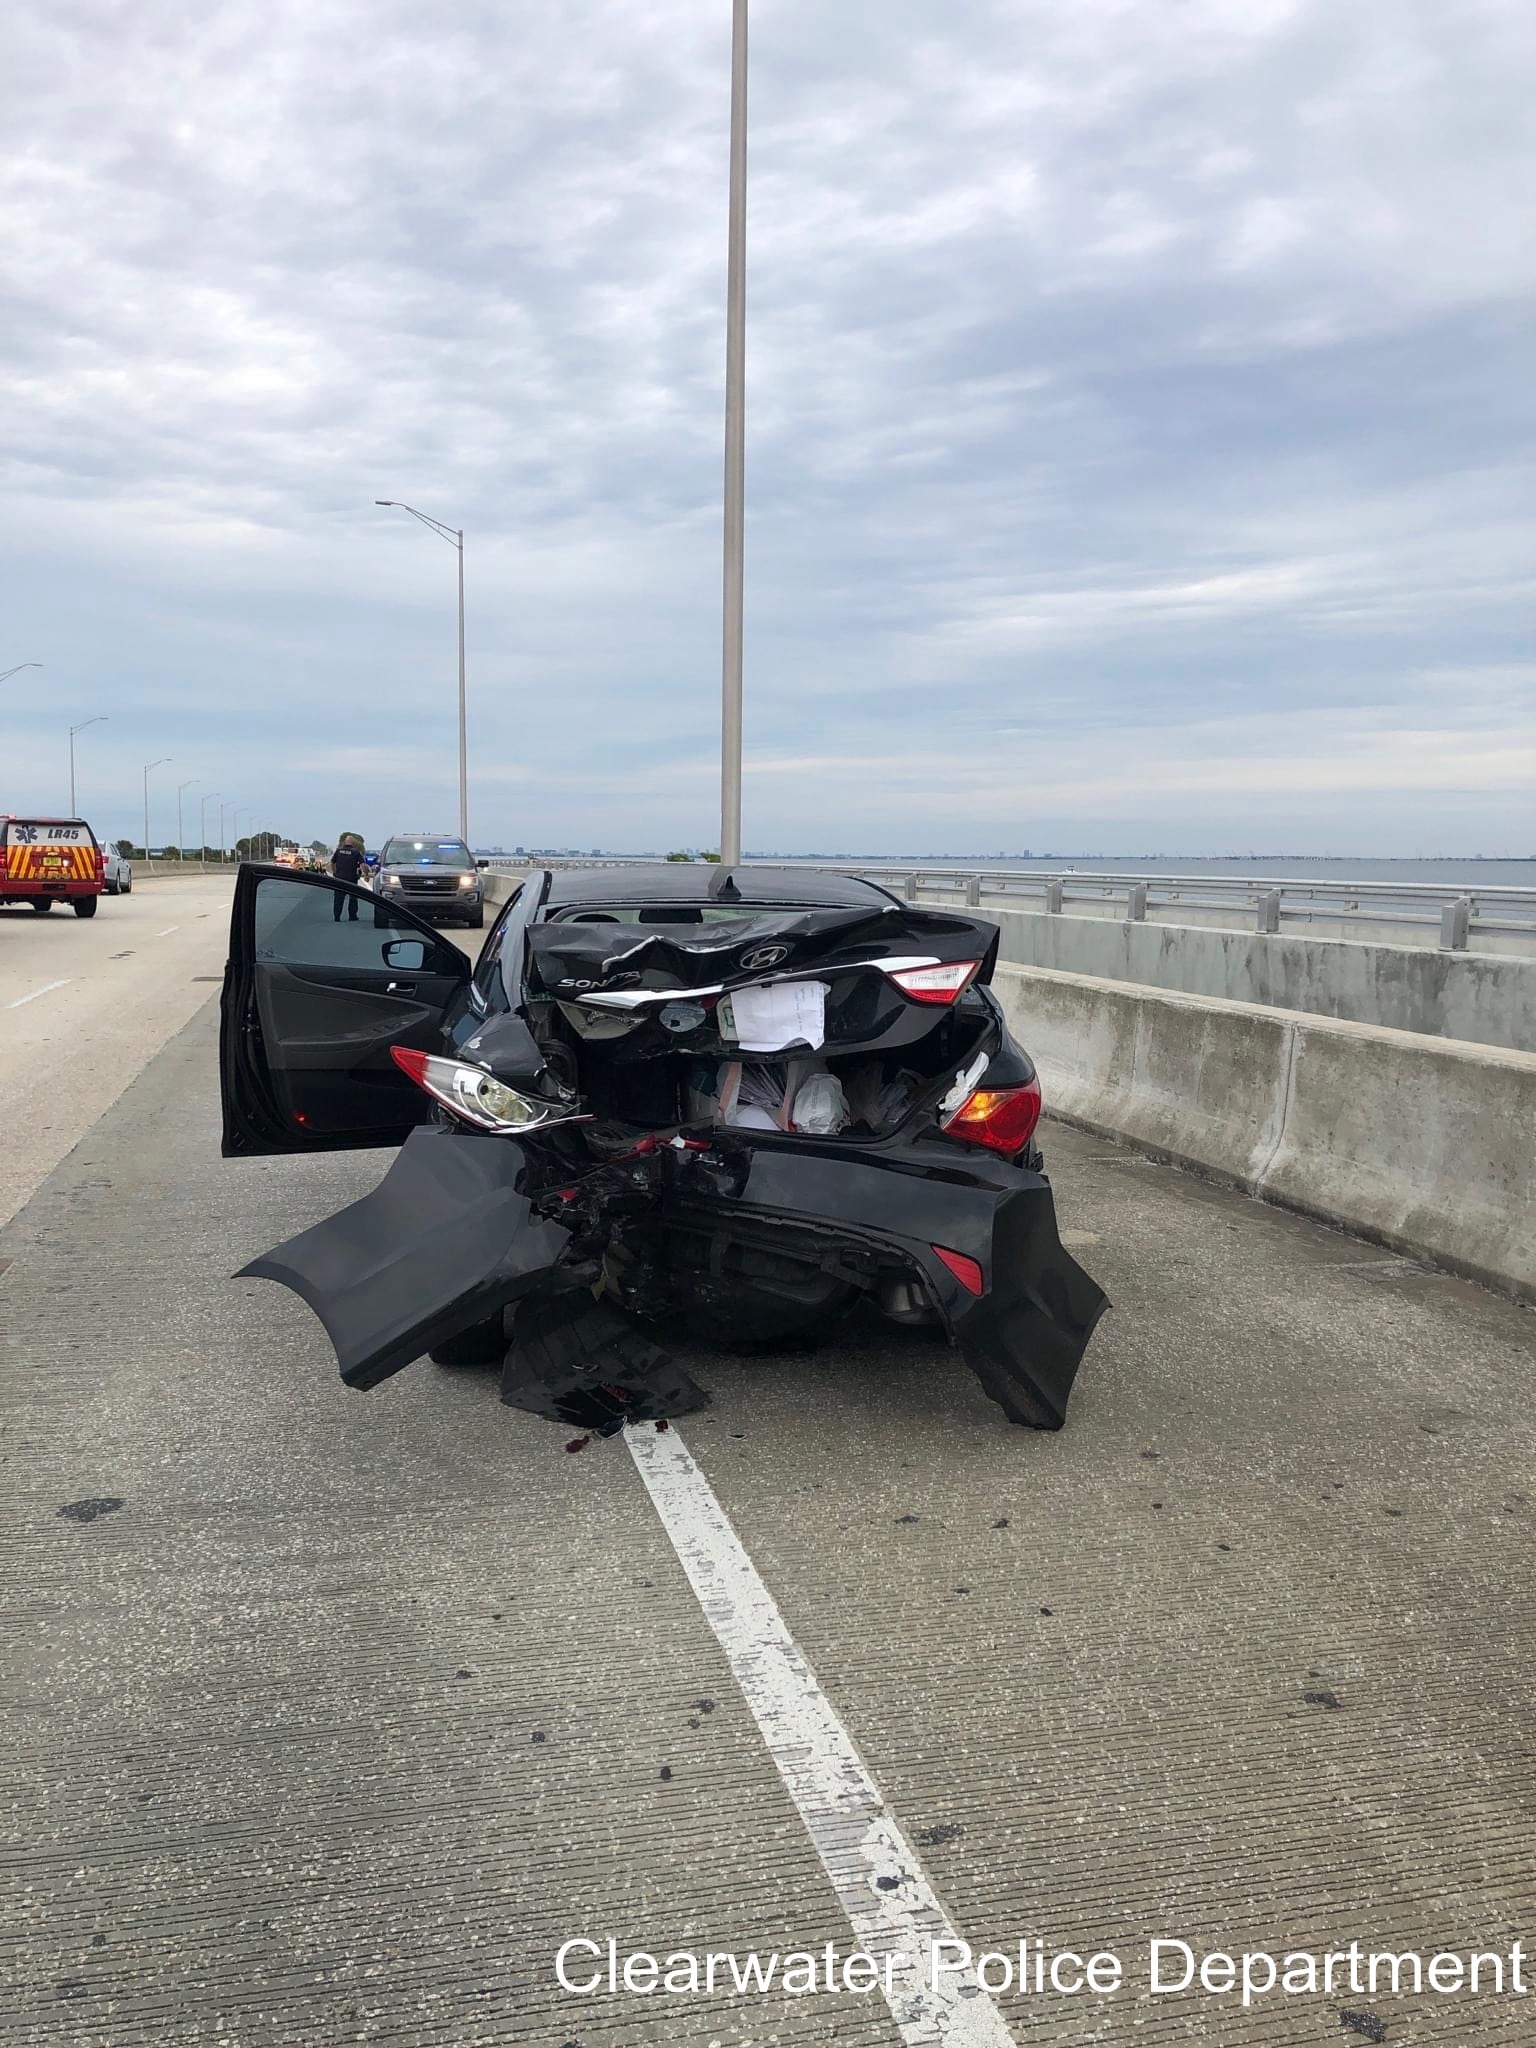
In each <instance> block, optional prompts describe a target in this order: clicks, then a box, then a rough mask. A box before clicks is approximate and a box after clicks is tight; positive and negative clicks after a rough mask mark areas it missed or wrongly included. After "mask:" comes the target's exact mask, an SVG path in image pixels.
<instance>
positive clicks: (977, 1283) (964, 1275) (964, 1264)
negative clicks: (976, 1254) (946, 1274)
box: [933, 1244, 986, 1294]
mask: <svg viewBox="0 0 1536 2048" xmlns="http://www.w3.org/2000/svg"><path fill="white" fill-rule="evenodd" d="M933 1251H934V1256H935V1257H936V1258H938V1259H941V1260H942V1261H943V1262H944V1264H945V1265H946V1266H948V1268H949V1270H950V1272H951V1273H953V1274H954V1276H955V1278H956V1279H957V1280H958V1281H959V1282H960V1285H961V1286H962V1287H963V1288H964V1289H965V1291H966V1293H967V1294H980V1292H981V1290H982V1288H983V1287H984V1286H985V1285H986V1275H985V1274H984V1273H983V1272H982V1270H981V1268H980V1266H978V1265H977V1263H976V1261H975V1260H974V1259H968V1258H967V1257H966V1255H965V1253H964V1252H952V1251H950V1250H949V1249H948V1248H947V1246H945V1245H942V1244H936V1245H935V1246H934V1247H933Z"/></svg>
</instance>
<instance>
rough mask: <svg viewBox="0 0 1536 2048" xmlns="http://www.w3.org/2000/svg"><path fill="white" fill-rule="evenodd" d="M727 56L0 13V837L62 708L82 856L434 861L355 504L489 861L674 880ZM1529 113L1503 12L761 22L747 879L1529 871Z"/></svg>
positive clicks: (712, 719) (574, 32)
mask: <svg viewBox="0 0 1536 2048" xmlns="http://www.w3.org/2000/svg"><path fill="white" fill-rule="evenodd" d="M727 24H728V9H727V8H726V7H725V6H724V5H723V4H722V5H720V6H718V7H717V8H715V9H713V10H709V11H708V12H707V13H706V10H703V9H701V8H699V7H698V6H697V5H696V4H684V0H624V4H621V0H566V4H563V5H560V6H558V7H557V6H554V5H552V4H549V0H523V4H521V5H519V6H517V7H514V8H512V9H506V8H501V7H492V6H490V5H487V4H479V0H466V4H465V5H464V6H461V7H460V8H458V9H457V10H455V13H454V15H453V17H452V21H451V23H440V22H437V21H435V20H434V19H433V18H432V17H431V16H430V15H428V14H426V13H424V12H423V11H422V10H420V9H419V8H414V7H407V6H405V5H401V4H392V0H384V4H381V5H375V6H372V7H369V8H363V7H361V6H359V5H357V4H356V0H308V4H305V5H303V6H300V5H298V4H296V0H277V4H275V5H267V6H264V7H262V8H259V9H258V8H256V7H254V6H251V5H249V4H248V0H226V4H223V5H220V6H218V7H216V8H214V9H211V10H204V11H202V12H198V11H195V10H191V9H187V8H186V7H184V6H182V5H180V4H177V5H172V4H170V0H141V4H139V5H137V6H135V7H134V8H133V9H128V8H124V7H115V8H107V7H102V6H100V5H98V4H95V0H93V4H90V5H86V4H83V0H49V4H48V5H47V7H46V8H44V6H43V5H42V4H41V0H31V4H29V5H26V6H24V7H23V8H22V9H21V10H20V11H19V12H17V13H13V15H12V18H11V20H10V23H9V26H8V28H7V29H6V30H5V32H4V34H5V38H6V49H5V54H6V58H7V72H8V76H9V78H10V80H11V92H10V95H9V102H8V103H9V107H10V110H11V111H10V113H9V115H8V124H7V126H8V134H7V139H6V161H5V165H4V172H3V182H0V226H3V230H4V234H5V241H6V246H7V248H8V250H9V251H10V261H9V263H8V265H7V269H6V285H7V289H6V305H5V320H6V327H5V333H6V342H5V346H4V349H3V351H0V406H3V419H4V421H5V427H4V434H3V443H4V458H5V463H6V478H7V484H8V488H7V490H6V492H5V498H4V507H3V510H0V533H3V539H4V549H5V560H6V564H7V570H8V573H7V576H6V584H7V601H6V604H5V608H4V612H5V621H6V633H5V635H4V638H3V641H0V667H5V666H8V665H9V663H10V662H11V661H13V660H22V659H27V658H33V659H40V660H43V661H45V662H46V663H47V669H46V671H45V677H46V695H45V696H41V697H38V696H31V695H29V696H28V698H27V699H26V700H24V701H21V702H19V703H18V702H17V701H15V700H13V699H7V701H6V706H5V727H6V735H7V745H6V752H7V755H8V761H7V767H8V770H9V773H8V775H7V778H6V783H7V786H6V789H5V790H4V791H3V792H0V800H7V801H12V802H17V803H26V804H31V803H44V802H49V801H57V800H59V798H60V797H61V796H62V794H63V792H62V788H61V786H60V769H61V763H62V758H63V743H62V727H63V725H64V723H66V722H67V721H68V719H69V718H79V717H84V716H87V715H89V714H90V713H91V712H93V711H97V710H101V709H106V710H108V711H110V713H111V722H110V723H109V724H108V725H106V726H103V727H97V728H93V731H92V734H91V736H90V742H89V747H88V751H86V752H84V753H83V756H82V761H83V766H84V769H85V773H84V776H83V780H82V796H83V799H84V800H85V802H86V804H87V807H88V808H90V809H93V810H94V812H95V813H96V814H97V820H98V823H99V824H101V825H102V826H103V828H104V829H106V828H108V827H110V829H112V830H114V831H116V830H124V829H128V828H129V826H130V825H131V823H132V821H133V819H135V818H136V817H137V815H138V809H137V789H138V780H137V769H138V764H139V763H140V762H142V761H143V760H145V759H150V758H153V757H154V756H155V755H157V754H159V753H162V752H170V753H172V754H173V755H174V756H175V757H176V765H177V771H178V779H179V778H180V777H181V776H184V775H194V774H195V775H197V776H198V777H199V783H200V787H202V788H204V789H206V788H211V787H219V788H221V789H222V790H223V791H224V792H225V793H226V794H227V795H231V796H238V797H240V798H242V799H243V800H245V801H248V802H250V803H251V804H253V805H255V806H256V807H257V808H258V809H259V811H260V812H261V815H262V816H263V818H268V817H270V818H271V819H272V820H273V822H277V823H283V824H286V825H288V826H290V827H291V828H292V829H295V830H301V831H302V832H303V833H304V834H305V835H306V836H308V835H309V834H310V833H311V832H321V833H325V832H330V831H332V830H334V829H336V828H337V826H338V824H339V823H340V822H342V821H344V820H353V819H362V820H364V821H365V822H366V823H368V824H369V826H370V829H373V830H377V831H384V830H387V829H388V828H389V827H390V826H391V825H392V824H396V823H400V822H406V821H415V820H418V819H432V820H435V819H448V818H451V816H452V813H453V804H454V798H453V732H452V678H453V615H452V596H453V592H452V572H453V561H452V556H451V554H450V552H449V550H448V549H447V548H446V547H445V546H444V545H443V544H442V543H440V542H438V541H435V540H434V539H432V537H431V536H429V535H427V534H425V533H423V532H422V531H421V530H420V529H419V528H418V527H416V526H415V525H414V524H413V523H412V522H409V521H407V520H405V519H404V517H403V516H402V515H400V514H393V515H391V514H388V513H384V512H378V511H375V510H374V509H373V504H372V501H373V499H374V498H375V497H401V498H407V499H410V500H412V501H413V502H416V503H418V504H421V505H423V506H424V507H425V508H426V509H429V510H431V511H433V512H435V513H436V514H438V515H439V516H440V517H442V518H444V519H447V520H449V521H450V522H451V523H453V524H458V523H459V522H461V521H462V523H463V524H464V526H465V527H466V529H467V531H468V535H469V543H468V551H467V555H466V562H467V568H468V579H469V592H470V636H471V638H470V655H471V687H472V715H473V730H472V740H473V757H474V762H475V767H476V773H475V781H474V789H473V792H472V799H473V813H474V818H475V822H476V826H477V831H478V833H479V835H480V836H482V837H484V838H487V839H500V840H503V841H505V842H506V843H508V844H511V843H514V842H516V841H519V840H524V841H526V840H534V841H546V840H553V841H579V842H581V843H592V844H596V843H599V842H601V843H605V844H613V845H626V844H627V845H654V844H657V843H660V842H662V841H667V842H707V841H708V840H709V838H710V837H711V835H712V831H713V824H714V817H715V773H716V749H717V737H716V716H717V691H718V580H719V514H718V501H719V470H720V369H721V355H722V309H721V297H722V287H723V270H724V245H723V235H724V219H723V188H722V181H723V171H724V147H725V130H724V115H725V107H724V70H725V62H726V31H727ZM1533 79H1536V20H1533V18H1532V16H1531V14H1530V10H1528V9H1526V8H1524V7H1521V6H1520V5H1519V4H1518V0H1460V4H1450V0H1357V4H1356V5H1354V6H1352V7H1350V8H1348V9H1341V8H1338V7H1332V6H1328V5H1326V4H1324V0H1187V4H1185V5H1183V6H1182V7H1181V8H1179V9H1178V10H1177V11H1176V12H1173V13H1170V12H1169V11H1168V10H1166V9H1164V10H1157V9H1150V8H1146V7H1142V6H1133V5H1130V4H1128V0H1085V4H1083V5H1080V6H1077V7H1075V8H1072V9H1068V10H1061V9H1056V10H1049V9H1045V8H1043V7H1034V6H1030V7H1022V8H1021V7H1019V6H1018V5H1017V4H1016V0H996V4H992V0H951V4H949V5H947V6H945V7H944V8H943V9H936V8H934V7H933V6H932V5H931V0H885V4H884V5H883V6H882V7H881V9H879V10H878V11H874V10H869V9H863V8H857V9H856V8H851V7H828V6H827V5H826V4H825V0H821V4H818V5H812V4H810V0H756V4H755V7H754V70H753V133H752V180H753V182H752V270H751V294H752V313H751V336H750V376H751V448H750V453H749V465H750V476H749V505H750V534H749V549H750V563H749V621H748V629H749V644H748V686H749V707H748V731H747V749H748V763H747V774H748V786H747V800H746V816H747V836H748V839H749V842H750V843H752V844H754V845H758V846H767V845H777V846H782V847H797V846H800V847H804V846H826V845H828V844H830V843H832V842H834V841H835V842H836V843H837V844H838V845H839V846H844V847H849V848H869V849H875V848H885V847H894V846H899V845H903V844H910V843H913V842H914V841H917V842H920V843H922V844H924V845H928V846H933V847H937V846H942V845H951V846H953V847H954V848H955V849H956V850H967V849H969V850H976V849H986V848H993V847H1000V846H1015V847H1016V846H1019V845H1022V844H1026V843H1032V844H1035V845H1040V844H1042V843H1054V844H1058V845H1060V844H1068V845H1077V846H1081V847H1095V848H1103V849H1105V850H1117V849H1119V850H1125V851H1140V850H1146V849H1149V848H1151V847H1152V846H1160V847H1161V848H1163V849H1164V850H1165V851H1169V852H1175V851H1179V850H1182V849H1189V850H1205V849H1208V848H1216V847H1220V846H1224V845H1232V844H1252V843H1261V844H1268V845H1271V846H1274V847H1284V848H1286V849H1288V850H1306V849H1307V848H1308V847H1322V846H1332V847H1337V846H1348V845H1354V846H1356V847H1358V848H1359V849H1360V850H1372V849H1376V848H1379V849H1381V850H1385V851H1408V852H1411V851H1415V850H1419V849H1421V848H1433V847H1446V846H1460V847H1463V848H1467V849H1483V850H1488V851H1496V850H1500V849H1509V850H1518V851H1528V850H1530V848H1531V846H1532V845H1533V844H1536V806H1533V803H1532V799H1531V789H1532V786H1533V770H1536V664H1533V663H1532V660H1531V656H1530V652H1529V619H1530V612H1531V598H1532V571H1531V562H1532V559H1533V556H1532V540H1533V533H1532V526H1533V519H1532V515H1531V511H1530V506H1531V502H1532V495H1531V483H1532V478H1531V468H1532V464H1531V454H1530V451H1531V445H1532V436H1531V425H1532V421H1531V411H1532V401H1531V398H1530V396H1529V386H1530V378H1529V353H1530V344H1531V339H1532V319H1531V311H1532V303H1533V298H1536V248H1533V246H1532V243H1531V238H1530V236H1529V232H1528V211H1527V209H1525V208H1524V207H1523V206H1521V205H1520V204H1519V203H1518V201H1517V195H1519V194H1521V193H1522V192H1528V191H1529V190H1530V189H1531V187H1532V174H1533V170H1536V164H1533V161H1532V159H1533V156H1536V143H1533V139H1532V132H1531V126H1530V123H1529V119H1528V114H1527V108H1528V105H1529V98H1530V92H1531V87H1532V83H1533ZM165 772H166V774H167V775H168V774H169V771H165ZM193 794H196V792H195V791H194V792H193ZM161 829H164V814H163V813H162V827H161Z"/></svg>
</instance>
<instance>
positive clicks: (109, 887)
mask: <svg viewBox="0 0 1536 2048" xmlns="http://www.w3.org/2000/svg"><path fill="white" fill-rule="evenodd" d="M101 886H102V888H103V889H104V890H105V891H106V893H107V895H109V896H115V895H117V893H118V887H117V884H116V882H103V883H102V885H101Z"/></svg>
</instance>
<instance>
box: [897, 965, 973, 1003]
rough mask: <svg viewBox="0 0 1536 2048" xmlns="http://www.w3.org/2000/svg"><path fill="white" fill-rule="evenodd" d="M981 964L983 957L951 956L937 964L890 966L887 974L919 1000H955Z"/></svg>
mask: <svg viewBox="0 0 1536 2048" xmlns="http://www.w3.org/2000/svg"><path fill="white" fill-rule="evenodd" d="M980 965H981V962H980V961H979V960H951V961H948V962H947V963H945V964H943V965H938V966H933V967H899V968H897V969H895V970H894V971H893V970H891V969H890V968H887V969H886V974H887V977H888V978H889V979H890V980H891V981H894V982H895V984H896V986H897V987H898V988H899V989H900V990H901V992H902V994H903V995H904V996H910V997H911V998H912V1000H913V1002H915V1003H952V1002H953V1001H954V1000H955V998H956V997H957V996H958V995H959V994H960V993H961V991H962V990H963V989H964V988H965V987H966V986H967V984H968V983H969V982H970V979H971V977H972V975H973V974H975V972H976V970H977V968H978V967H979V966H980Z"/></svg>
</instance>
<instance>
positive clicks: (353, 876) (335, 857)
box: [331, 846, 363, 924]
mask: <svg viewBox="0 0 1536 2048" xmlns="http://www.w3.org/2000/svg"><path fill="white" fill-rule="evenodd" d="M331 873H332V874H333V875H334V876H335V877H336V879H337V881H338V882H358V881H361V880H362V875H363V856H362V854H361V853H360V852H359V851H358V849H357V848H356V847H355V846H338V847H337V849H336V851H335V852H334V853H333V854H332V855H331ZM343 903H345V904H346V906H347V915H348V917H349V918H350V919H351V920H352V922H353V924H356V923H357V898H356V897H355V896H343V895H342V893H341V891H340V890H339V889H338V890H337V891H336V893H335V895H334V896H333V897H332V898H331V918H332V921H333V922H334V923H336V924H340V922H341V906H342V904H343Z"/></svg>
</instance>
